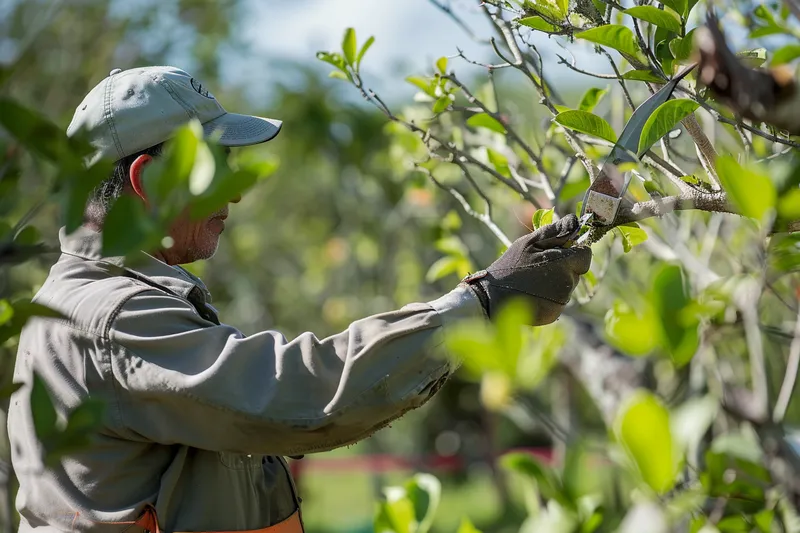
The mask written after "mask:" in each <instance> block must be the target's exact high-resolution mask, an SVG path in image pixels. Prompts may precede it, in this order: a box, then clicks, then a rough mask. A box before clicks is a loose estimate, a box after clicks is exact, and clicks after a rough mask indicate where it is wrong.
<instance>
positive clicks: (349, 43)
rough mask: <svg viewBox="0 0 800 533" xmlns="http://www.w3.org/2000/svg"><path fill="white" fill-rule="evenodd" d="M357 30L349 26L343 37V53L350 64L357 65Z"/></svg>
mask: <svg viewBox="0 0 800 533" xmlns="http://www.w3.org/2000/svg"><path fill="white" fill-rule="evenodd" d="M356 46H357V45H356V30H354V29H353V28H347V29H346V30H345V31H344V38H343V39H342V53H343V55H344V60H345V61H346V62H347V64H348V65H355V62H356Z"/></svg>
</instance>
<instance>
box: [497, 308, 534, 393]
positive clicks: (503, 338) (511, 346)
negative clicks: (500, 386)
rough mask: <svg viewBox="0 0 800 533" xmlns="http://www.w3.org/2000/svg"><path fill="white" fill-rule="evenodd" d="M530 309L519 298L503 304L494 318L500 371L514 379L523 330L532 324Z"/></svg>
mask: <svg viewBox="0 0 800 533" xmlns="http://www.w3.org/2000/svg"><path fill="white" fill-rule="evenodd" d="M532 311H533V310H532V309H530V307H529V306H528V305H527V304H526V303H525V301H524V300H522V299H520V298H512V299H511V300H510V301H509V302H507V303H505V304H504V305H503V307H501V308H500V310H499V311H498V313H497V316H496V317H495V318H496V320H495V328H496V337H495V344H496V345H497V348H498V351H499V353H500V354H502V357H501V358H500V359H499V360H498V363H499V364H500V367H501V369H502V371H503V372H504V373H505V375H506V376H508V377H509V378H510V379H512V380H513V379H516V377H517V370H518V366H519V365H518V363H519V358H520V353H521V351H522V346H523V333H524V330H523V328H525V327H526V325H527V324H530V323H531V322H532V316H531V313H532Z"/></svg>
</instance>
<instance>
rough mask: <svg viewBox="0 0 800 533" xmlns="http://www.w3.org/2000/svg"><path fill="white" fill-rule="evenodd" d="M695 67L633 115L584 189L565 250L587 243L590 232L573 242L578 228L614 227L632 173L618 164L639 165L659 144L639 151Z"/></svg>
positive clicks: (645, 103)
mask: <svg viewBox="0 0 800 533" xmlns="http://www.w3.org/2000/svg"><path fill="white" fill-rule="evenodd" d="M696 66H697V64H696V63H695V64H692V65H689V66H687V67H685V68H684V69H683V70H682V71H681V72H679V73H678V74H676V75H675V77H674V78H672V79H671V80H669V81H668V82H667V83H666V84H665V85H664V86H663V87H662V88H661V89H659V90H658V91H657V92H656V93H655V94H653V95H652V96H650V98H648V99H647V100H645V101H644V102H643V103H642V105H640V106H639V107H637V108H636V110H635V111H634V112H633V115H632V116H631V118H630V120H629V121H628V123H627V124H626V125H625V129H623V130H622V135H620V137H619V140H618V141H617V142H616V144H614V147H613V148H612V149H611V152H610V153H609V154H608V156H607V157H606V159H605V161H604V162H603V166H602V167H601V169H600V174H599V175H598V176H597V178H595V180H594V181H593V182H592V184H591V185H590V186H589V188H588V189H587V190H586V194H585V195H584V197H583V206H582V208H581V216H580V219H579V222H580V224H579V225H578V229H577V230H575V233H574V234H573V235H572V236H571V238H570V240H569V241H568V244H567V247H568V246H570V243H573V242H574V243H575V244H582V243H583V242H584V241H585V240H586V238H587V237H588V235H589V232H586V233H584V234H583V235H582V236H581V237H580V238H578V240H577V241H575V237H577V236H578V233H579V232H580V230H581V228H583V226H585V225H586V224H592V225H594V226H609V225H611V224H613V222H614V219H615V218H616V217H617V211H619V206H620V202H621V200H622V197H623V196H624V195H625V191H626V190H627V189H628V184H629V183H630V179H631V172H630V171H629V170H627V171H623V170H621V169H620V165H623V164H626V163H638V161H639V158H640V157H641V156H642V155H643V154H644V153H645V152H647V151H648V150H649V149H650V147H651V146H652V145H653V144H655V142H656V141H658V139H654V140H653V142H652V143H650V144H649V145H647V146H642V147H641V149H640V147H639V140H640V138H641V136H642V130H643V129H644V125H645V123H646V122H647V119H648V118H650V116H651V115H652V114H653V112H654V111H655V110H656V109H658V107H659V106H660V105H661V104H663V103H664V102H666V101H667V100H669V99H670V97H671V96H672V92H673V91H674V90H675V88H676V87H677V86H678V82H680V81H681V80H682V79H683V78H684V77H686V75H687V74H689V72H691V71H692V70H693V69H694V68H695V67H696Z"/></svg>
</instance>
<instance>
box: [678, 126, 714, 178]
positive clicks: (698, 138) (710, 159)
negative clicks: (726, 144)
mask: <svg viewBox="0 0 800 533" xmlns="http://www.w3.org/2000/svg"><path fill="white" fill-rule="evenodd" d="M681 124H683V127H684V128H686V131H687V132H688V133H689V135H691V137H692V140H693V141H694V144H695V146H696V147H697V155H698V157H699V158H700V163H701V164H702V165H703V169H705V171H706V174H708V178H709V179H710V180H711V185H712V186H713V187H714V189H715V190H720V188H721V187H720V185H719V177H718V176H717V171H716V161H717V151H716V149H714V145H713V144H711V141H710V140H709V139H708V136H707V135H706V134H705V132H703V128H701V127H700V124H699V123H698V122H697V118H696V117H695V116H694V113H691V114H690V115H689V116H687V117H686V118H685V119H683V120H682V121H681Z"/></svg>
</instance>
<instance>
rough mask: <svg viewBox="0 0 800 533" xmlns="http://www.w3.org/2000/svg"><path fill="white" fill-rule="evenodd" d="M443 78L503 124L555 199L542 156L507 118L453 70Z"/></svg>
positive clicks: (548, 196)
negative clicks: (483, 99)
mask: <svg viewBox="0 0 800 533" xmlns="http://www.w3.org/2000/svg"><path fill="white" fill-rule="evenodd" d="M445 78H446V79H448V80H450V81H451V82H452V83H453V84H454V85H455V86H456V87H458V88H460V89H461V91H462V92H463V93H464V97H465V98H466V99H467V101H468V102H469V103H471V104H475V105H477V106H478V107H480V108H481V109H482V110H483V112H484V113H486V114H487V115H489V116H490V117H492V118H493V119H495V120H496V121H498V122H499V123H500V124H502V125H503V127H504V128H505V130H506V135H508V137H510V138H511V140H512V141H514V142H515V143H517V145H519V147H520V148H522V149H523V150H524V151H525V153H526V154H528V157H530V158H531V160H532V161H533V163H534V164H535V165H536V169H537V170H538V171H539V177H540V179H541V183H542V189H543V190H544V192H545V194H546V195H547V198H548V200H550V201H552V200H553V199H555V194H554V193H553V188H552V186H551V185H550V180H549V179H548V177H547V171H546V170H545V168H544V164H543V163H542V158H541V157H539V154H537V153H536V152H534V151H533V149H532V148H531V147H530V145H528V143H526V142H525V141H523V140H522V137H520V136H519V134H518V133H517V132H516V131H515V130H514V128H513V127H512V126H511V124H509V123H508V120H506V119H505V118H504V117H503V116H502V115H501V114H500V113H497V112H494V111H492V110H491V109H489V107H488V106H487V105H486V104H484V103H483V102H482V101H480V100H479V99H478V98H476V97H475V95H473V94H472V93H471V92H470V90H469V89H468V88H467V87H466V86H465V85H464V84H463V83H461V81H459V79H458V78H457V77H456V75H455V72H451V73H450V74H447V75H446V76H445Z"/></svg>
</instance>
